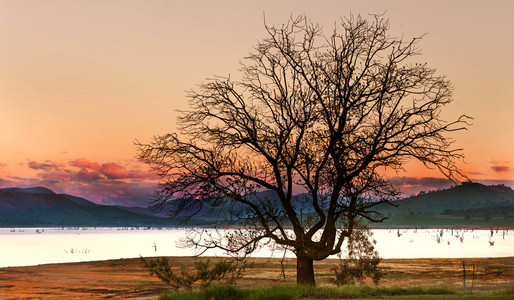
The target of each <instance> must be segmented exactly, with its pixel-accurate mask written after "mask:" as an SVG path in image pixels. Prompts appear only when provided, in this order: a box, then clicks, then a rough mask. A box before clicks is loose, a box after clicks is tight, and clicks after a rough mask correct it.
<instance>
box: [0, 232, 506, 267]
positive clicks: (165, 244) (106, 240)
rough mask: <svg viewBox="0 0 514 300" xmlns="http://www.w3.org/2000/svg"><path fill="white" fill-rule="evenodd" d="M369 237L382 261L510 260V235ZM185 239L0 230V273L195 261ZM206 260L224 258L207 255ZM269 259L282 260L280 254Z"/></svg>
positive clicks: (266, 251)
mask: <svg viewBox="0 0 514 300" xmlns="http://www.w3.org/2000/svg"><path fill="white" fill-rule="evenodd" d="M372 232H373V234H374V236H373V237H374V238H375V239H376V241H377V244H376V248H377V250H378V251H379V253H380V256H381V257H383V258H430V257H448V258H459V257H505V256H514V230H502V229H500V230H494V231H493V232H491V231H490V230H451V229H442V230H441V229H400V230H397V229H375V230H372ZM185 235H186V229H176V228H167V229H163V228H148V229H147V228H145V229H143V228H88V227H85V228H0V267H8V266H28V265H38V264H47V263H66V262H80V261H94V260H107V259H119V258H135V257H139V256H144V257H150V256H191V255H194V254H195V252H194V251H193V250H192V249H189V248H179V247H177V245H176V242H177V241H178V240H179V239H180V238H181V237H184V236H185ZM461 240H462V241H461ZM493 243H494V244H493ZM491 244H493V245H491ZM205 255H210V256H214V255H219V256H221V255H224V254H223V252H222V251H211V252H207V253H206V254H205ZM270 255H272V253H271V252H270V250H269V249H268V248H263V249H261V250H259V252H257V253H255V254H254V255H253V256H255V257H269V256H270ZM274 256H275V257H282V253H275V254H274ZM287 256H288V257H294V254H292V253H289V254H288V255H287Z"/></svg>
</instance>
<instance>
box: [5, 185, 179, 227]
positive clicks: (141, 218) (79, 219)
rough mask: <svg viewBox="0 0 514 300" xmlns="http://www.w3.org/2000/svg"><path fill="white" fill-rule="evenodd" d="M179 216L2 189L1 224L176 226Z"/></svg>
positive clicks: (36, 191)
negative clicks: (148, 214) (145, 213)
mask: <svg viewBox="0 0 514 300" xmlns="http://www.w3.org/2000/svg"><path fill="white" fill-rule="evenodd" d="M178 223H179V221H178V220H177V219H175V220H171V219H165V218H157V217H152V216H147V215H144V214H138V213H135V212H130V211H127V210H123V209H121V208H118V207H114V206H105V205H98V204H95V203H93V202H90V201H88V200H86V199H84V198H80V197H75V196H71V195H66V194H56V193H54V192H53V191H51V190H49V189H46V188H28V189H20V188H6V189H0V227H21V226H173V225H177V224H178Z"/></svg>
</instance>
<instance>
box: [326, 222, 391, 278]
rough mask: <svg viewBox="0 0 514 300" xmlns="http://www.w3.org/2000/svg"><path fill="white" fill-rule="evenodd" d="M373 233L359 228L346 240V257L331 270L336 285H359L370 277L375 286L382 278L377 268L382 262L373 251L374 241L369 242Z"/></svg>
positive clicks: (365, 228) (362, 227)
mask: <svg viewBox="0 0 514 300" xmlns="http://www.w3.org/2000/svg"><path fill="white" fill-rule="evenodd" d="M372 235H373V233H372V232H371V231H370V230H369V228H367V227H364V226H359V227H357V228H355V229H354V230H353V232H352V235H351V236H350V237H349V238H348V257H347V258H345V259H341V261H340V263H339V265H337V266H335V267H334V268H333V271H334V275H335V278H334V279H333V280H332V281H333V282H334V283H335V284H336V285H338V286H340V285H348V284H355V282H356V281H358V282H359V283H360V284H362V282H363V281H364V278H365V277H366V276H367V277H371V278H372V279H373V282H374V283H375V285H377V284H378V283H379V281H380V278H381V277H382V271H381V270H380V269H379V268H378V265H379V264H380V261H381V260H382V259H381V258H380V256H379V255H378V252H377V251H376V250H375V244H376V241H375V240H370V238H371V236H372Z"/></svg>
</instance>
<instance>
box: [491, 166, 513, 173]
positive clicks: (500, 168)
mask: <svg viewBox="0 0 514 300" xmlns="http://www.w3.org/2000/svg"><path fill="white" fill-rule="evenodd" d="M491 169H493V171H494V172H498V173H499V172H508V171H510V167H509V166H492V167H491Z"/></svg>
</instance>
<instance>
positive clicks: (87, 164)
mask: <svg viewBox="0 0 514 300" xmlns="http://www.w3.org/2000/svg"><path fill="white" fill-rule="evenodd" d="M70 165H72V166H74V167H79V168H86V169H92V170H96V171H98V170H100V169H101V168H102V167H101V166H100V164H99V163H95V162H91V161H89V160H88V159H85V158H77V159H75V160H72V161H71V162H70Z"/></svg>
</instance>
